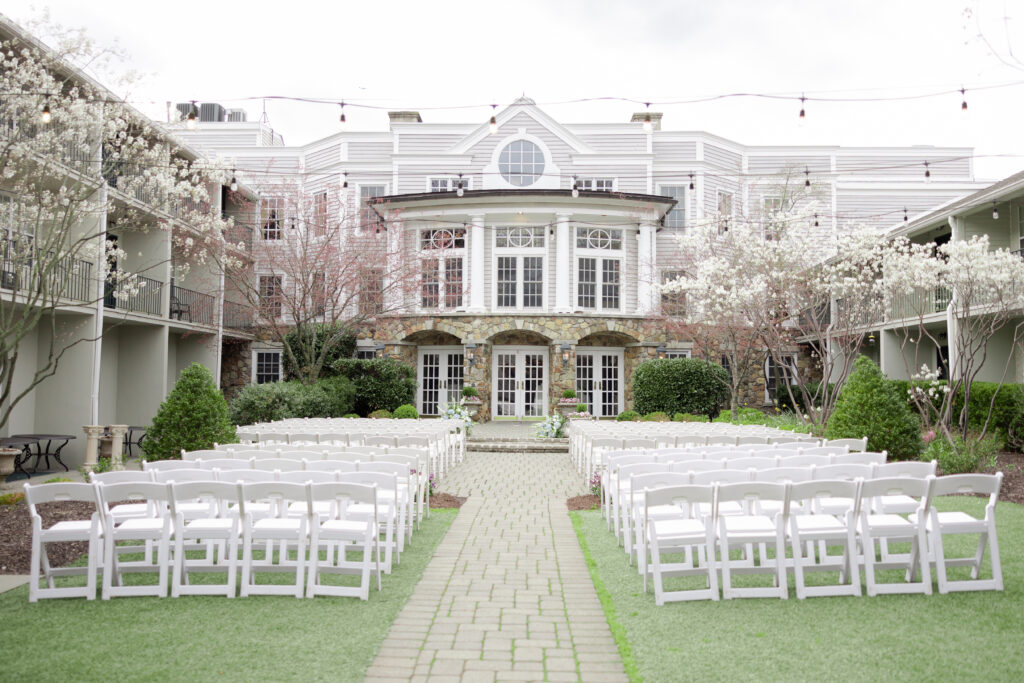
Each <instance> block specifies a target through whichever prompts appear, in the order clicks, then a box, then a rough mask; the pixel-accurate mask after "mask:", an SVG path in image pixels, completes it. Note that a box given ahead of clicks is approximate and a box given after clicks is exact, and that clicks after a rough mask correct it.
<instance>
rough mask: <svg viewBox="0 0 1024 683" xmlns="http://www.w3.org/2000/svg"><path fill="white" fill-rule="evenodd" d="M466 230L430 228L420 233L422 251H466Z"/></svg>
mask: <svg viewBox="0 0 1024 683" xmlns="http://www.w3.org/2000/svg"><path fill="white" fill-rule="evenodd" d="M465 247H466V229H465V228H428V229H426V230H421V231H420V249H464V248H465Z"/></svg>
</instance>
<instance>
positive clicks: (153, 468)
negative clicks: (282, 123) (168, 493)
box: [142, 453, 223, 472]
mask: <svg viewBox="0 0 1024 683" xmlns="http://www.w3.org/2000/svg"><path fill="white" fill-rule="evenodd" d="M222 455H223V453H216V454H215V456H210V457H220V456H222ZM194 469H199V464H198V463H197V462H196V461H195V460H152V461H149V460H143V461H142V471H143V472H167V471H170V470H194Z"/></svg>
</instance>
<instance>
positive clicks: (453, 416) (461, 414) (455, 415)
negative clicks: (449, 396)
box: [441, 403, 473, 436]
mask: <svg viewBox="0 0 1024 683" xmlns="http://www.w3.org/2000/svg"><path fill="white" fill-rule="evenodd" d="M441 417H443V418H445V419H446V420H462V422H463V425H464V428H465V430H466V436H469V434H470V430H471V429H472V428H473V416H472V415H470V414H469V411H468V410H466V409H465V408H463V407H462V406H460V405H459V404H458V403H449V404H448V405H447V406H445V409H444V412H443V413H441Z"/></svg>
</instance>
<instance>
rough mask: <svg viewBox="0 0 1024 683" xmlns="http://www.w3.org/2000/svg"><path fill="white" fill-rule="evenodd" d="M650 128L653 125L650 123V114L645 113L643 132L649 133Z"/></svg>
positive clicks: (651, 128)
mask: <svg viewBox="0 0 1024 683" xmlns="http://www.w3.org/2000/svg"><path fill="white" fill-rule="evenodd" d="M652 130H654V126H653V125H652V124H651V115H650V114H647V115H646V116H644V132H645V133H650V132H651V131H652Z"/></svg>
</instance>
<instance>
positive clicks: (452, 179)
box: [424, 174, 473, 193]
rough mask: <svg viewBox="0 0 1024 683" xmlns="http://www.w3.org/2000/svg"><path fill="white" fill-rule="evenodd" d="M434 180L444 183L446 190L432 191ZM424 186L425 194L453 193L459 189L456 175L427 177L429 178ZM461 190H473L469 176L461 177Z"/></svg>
mask: <svg viewBox="0 0 1024 683" xmlns="http://www.w3.org/2000/svg"><path fill="white" fill-rule="evenodd" d="M435 180H443V181H446V183H447V187H448V189H446V190H435V189H433V185H434V181H435ZM425 185H426V187H425V189H424V191H425V192H427V193H435V192H455V191H456V190H458V189H459V188H458V185H459V176H457V175H447V174H445V175H432V176H429V177H427V178H426V183H425ZM462 189H463V190H471V189H473V188H472V178H471V177H470V176H468V175H464V176H462Z"/></svg>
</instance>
